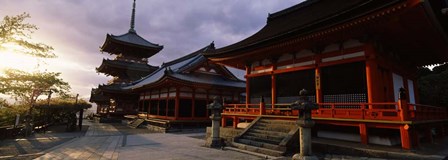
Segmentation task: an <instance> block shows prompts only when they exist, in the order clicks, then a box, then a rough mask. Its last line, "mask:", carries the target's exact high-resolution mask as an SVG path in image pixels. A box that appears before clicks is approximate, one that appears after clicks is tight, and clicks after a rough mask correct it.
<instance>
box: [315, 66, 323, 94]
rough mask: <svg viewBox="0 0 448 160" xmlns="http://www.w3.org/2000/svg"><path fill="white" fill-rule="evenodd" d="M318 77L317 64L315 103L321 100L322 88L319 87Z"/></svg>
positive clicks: (317, 68)
mask: <svg viewBox="0 0 448 160" xmlns="http://www.w3.org/2000/svg"><path fill="white" fill-rule="evenodd" d="M316 62H317V61H316ZM320 78H321V77H320V67H319V66H317V67H316V69H315V81H316V82H315V85H316V103H322V102H323V96H322V90H321V88H320Z"/></svg>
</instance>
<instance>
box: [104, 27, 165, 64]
mask: <svg viewBox="0 0 448 160" xmlns="http://www.w3.org/2000/svg"><path fill="white" fill-rule="evenodd" d="M162 49H163V46H161V45H158V44H155V43H152V42H149V41H147V40H146V39H144V38H142V37H141V36H139V35H138V34H137V33H136V32H135V31H129V32H128V33H126V34H122V35H118V36H115V35H112V34H107V36H106V41H105V42H104V44H103V46H101V51H103V52H108V53H110V54H133V55H134V56H136V57H145V58H148V57H151V56H153V55H154V54H156V53H158V52H159V51H160V50H162Z"/></svg>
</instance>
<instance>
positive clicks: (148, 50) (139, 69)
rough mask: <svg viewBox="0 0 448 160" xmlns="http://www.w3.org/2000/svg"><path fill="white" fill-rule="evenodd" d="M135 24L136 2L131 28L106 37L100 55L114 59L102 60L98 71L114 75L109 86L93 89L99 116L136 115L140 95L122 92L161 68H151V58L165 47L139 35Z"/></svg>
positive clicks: (104, 85) (103, 85)
mask: <svg viewBox="0 0 448 160" xmlns="http://www.w3.org/2000/svg"><path fill="white" fill-rule="evenodd" d="M134 24H135V0H134V3H133V9H132V17H131V23H130V29H129V31H128V32H127V33H125V34H122V35H118V36H116V35H111V34H107V36H106V40H105V42H104V44H103V45H102V46H101V52H106V53H108V54H110V55H113V56H115V58H114V59H103V62H102V63H101V65H100V66H99V67H98V68H96V70H97V72H99V73H104V74H105V75H107V76H112V77H113V79H111V80H110V81H109V82H108V83H107V84H102V85H99V86H98V88H94V89H92V94H91V97H90V102H94V103H96V104H97V113H108V114H110V115H117V116H122V115H125V114H136V113H137V106H138V97H139V96H138V94H135V93H132V92H129V91H126V90H123V89H122V87H123V86H126V85H127V84H128V83H130V82H132V81H136V80H139V79H141V78H142V77H145V76H147V75H149V74H151V73H152V72H154V71H155V70H157V69H158V67H155V66H151V65H148V58H150V57H151V56H153V55H155V54H157V53H158V52H159V51H160V50H162V49H163V46H161V45H158V44H154V43H151V42H149V41H147V40H146V39H144V38H142V37H141V36H140V35H138V34H137V32H136V30H135V29H134Z"/></svg>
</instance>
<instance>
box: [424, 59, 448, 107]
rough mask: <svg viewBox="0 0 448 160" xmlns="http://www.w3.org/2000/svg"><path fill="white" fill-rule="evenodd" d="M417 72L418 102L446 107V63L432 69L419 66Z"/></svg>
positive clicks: (447, 65)
mask: <svg viewBox="0 0 448 160" xmlns="http://www.w3.org/2000/svg"><path fill="white" fill-rule="evenodd" d="M419 74H420V75H419V76H420V78H419V80H418V89H419V93H420V102H421V103H422V104H429V105H434V106H442V107H448V98H447V97H448V63H446V64H443V65H440V66H437V67H434V68H433V69H432V71H431V70H429V69H427V68H421V69H420V71H419Z"/></svg>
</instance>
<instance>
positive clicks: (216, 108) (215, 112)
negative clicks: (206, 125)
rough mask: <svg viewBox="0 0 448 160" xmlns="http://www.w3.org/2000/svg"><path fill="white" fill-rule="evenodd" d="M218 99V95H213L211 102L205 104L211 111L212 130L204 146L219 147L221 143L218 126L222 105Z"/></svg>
mask: <svg viewBox="0 0 448 160" xmlns="http://www.w3.org/2000/svg"><path fill="white" fill-rule="evenodd" d="M219 100H220V99H219V97H213V102H212V103H210V104H209V105H207V109H209V110H210V111H211V116H210V119H211V120H212V128H211V131H212V132H211V136H210V138H208V139H207V142H206V146H207V147H211V148H220V147H221V145H222V144H221V138H220V137H219V128H220V122H221V112H222V109H223V106H222V104H220V103H219Z"/></svg>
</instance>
